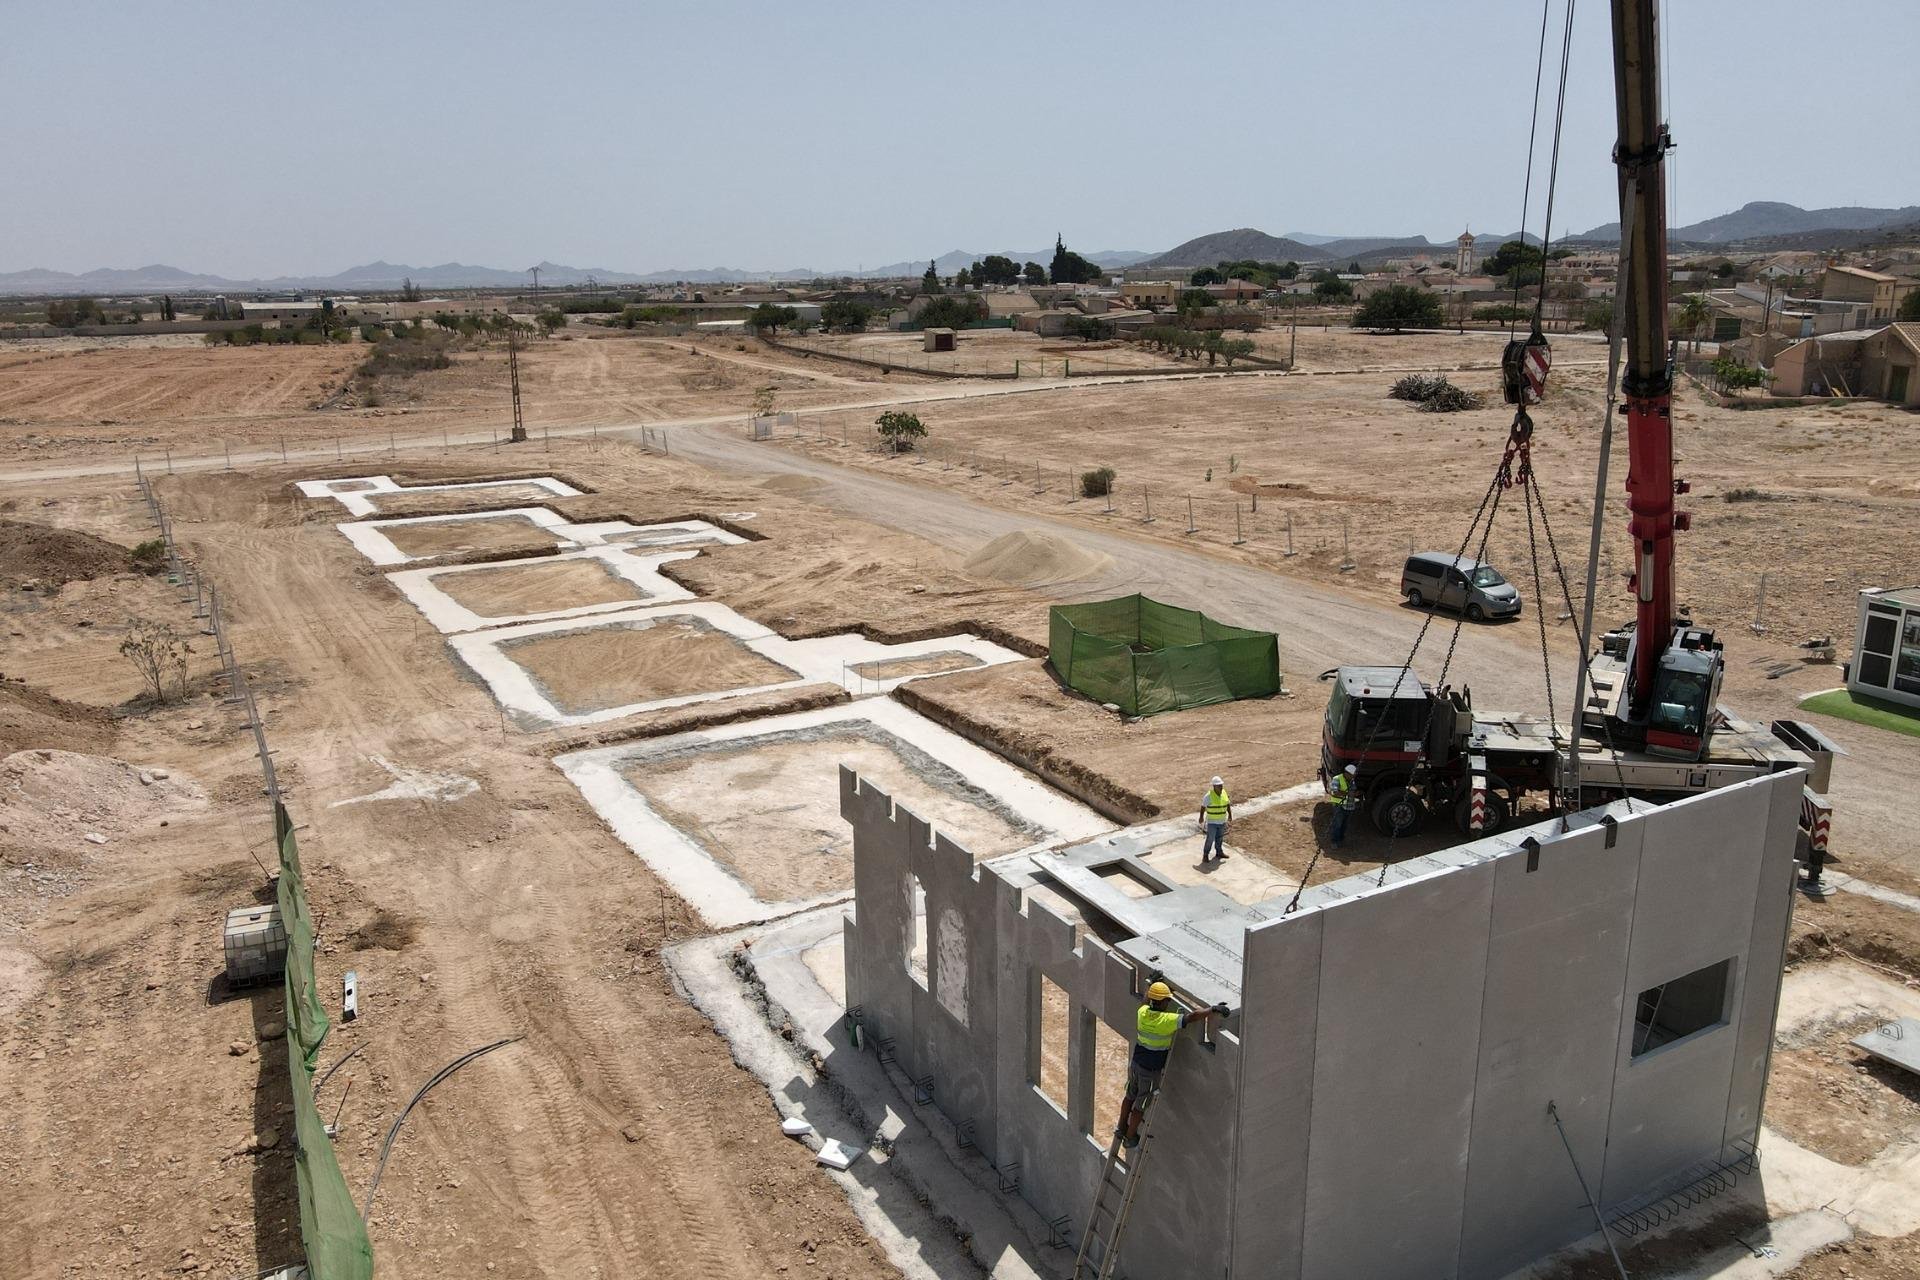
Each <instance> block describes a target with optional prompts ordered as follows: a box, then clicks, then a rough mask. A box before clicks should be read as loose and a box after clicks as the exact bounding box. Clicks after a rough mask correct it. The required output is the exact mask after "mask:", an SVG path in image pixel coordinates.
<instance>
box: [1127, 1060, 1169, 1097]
mask: <svg viewBox="0 0 1920 1280" xmlns="http://www.w3.org/2000/svg"><path fill="white" fill-rule="evenodd" d="M1165 1074H1166V1068H1165V1067H1162V1068H1161V1069H1160V1070H1158V1071H1148V1070H1147V1069H1146V1068H1145V1067H1142V1066H1140V1065H1139V1064H1138V1063H1133V1062H1129V1063H1128V1064H1127V1096H1128V1097H1129V1098H1143V1097H1145V1096H1146V1095H1148V1094H1150V1093H1153V1092H1154V1091H1156V1090H1157V1089H1159V1088H1160V1077H1161V1076H1163V1075H1165Z"/></svg>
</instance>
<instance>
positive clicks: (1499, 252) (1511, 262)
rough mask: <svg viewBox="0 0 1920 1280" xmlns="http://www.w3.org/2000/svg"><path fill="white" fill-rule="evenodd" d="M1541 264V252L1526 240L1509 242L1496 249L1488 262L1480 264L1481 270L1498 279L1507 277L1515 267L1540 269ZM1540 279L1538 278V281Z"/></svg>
mask: <svg viewBox="0 0 1920 1280" xmlns="http://www.w3.org/2000/svg"><path fill="white" fill-rule="evenodd" d="M1540 263H1541V257H1540V250H1539V249H1538V248H1536V247H1535V246H1533V245H1530V244H1528V243H1527V242H1526V241H1524V240H1509V241H1507V242H1506V243H1505V244H1503V245H1501V246H1500V247H1499V248H1498V249H1495V250H1494V251H1493V253H1492V255H1491V256H1489V257H1488V258H1487V259H1486V261H1484V262H1482V263H1481V264H1480V270H1481V271H1482V272H1484V273H1485V274H1487V275H1490V276H1493V277H1495V278H1498V277H1500V276H1504V275H1506V274H1507V273H1508V272H1510V271H1512V270H1513V269H1514V268H1515V267H1534V268H1536V269H1537V268H1538V267H1539V266H1540ZM1537 278H1538V277H1536V279H1537Z"/></svg>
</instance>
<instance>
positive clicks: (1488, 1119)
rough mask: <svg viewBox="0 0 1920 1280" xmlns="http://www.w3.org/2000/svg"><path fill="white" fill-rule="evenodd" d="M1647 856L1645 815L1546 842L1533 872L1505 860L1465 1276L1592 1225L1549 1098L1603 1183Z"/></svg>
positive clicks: (1499, 874)
mask: <svg viewBox="0 0 1920 1280" xmlns="http://www.w3.org/2000/svg"><path fill="white" fill-rule="evenodd" d="M1639 866H1640V830H1639V827H1638V826H1637V825H1628V826H1623V827H1621V828H1619V838H1618V840H1617V841H1616V842H1615V844H1614V847H1613V848H1611V849H1609V848H1607V847H1606V832H1605V830H1603V829H1602V828H1600V827H1597V826H1596V827H1589V828H1586V829H1585V830H1576V831H1573V832H1571V833H1569V834H1567V835H1564V836H1560V837H1558V838H1554V839H1550V840H1547V841H1546V842H1545V843H1543V845H1542V847H1541V850H1540V857H1539V865H1538V866H1537V868H1536V869H1534V870H1532V871H1529V870H1527V859H1526V858H1525V857H1524V856H1512V857H1506V858H1502V859H1501V860H1500V861H1498V862H1497V863H1495V864H1494V885H1493V912H1492V919H1491V926H1492V927H1491V932H1490V934H1489V936H1488V938H1487V982H1486V999H1485V1008H1484V1013H1483V1015H1482V1021H1481V1030H1480V1055H1479V1067H1478V1073H1477V1076H1476V1083H1475V1085H1474V1091H1473V1092H1474V1104H1473V1135H1472V1148H1471V1151H1470V1153H1469V1158H1468V1162H1467V1199H1466V1217H1465V1220H1464V1222H1463V1223H1462V1227H1461V1235H1460V1273H1461V1275H1463V1276H1500V1275H1505V1274H1506V1273H1508V1272H1509V1271H1512V1270H1514V1269H1516V1268H1518V1267H1521V1266H1524V1265H1525V1264H1527V1263H1529V1262H1531V1261H1532V1260H1533V1259H1535V1258H1537V1257H1539V1256H1540V1255H1541V1254H1542V1253H1544V1252H1546V1251H1547V1250H1549V1249H1552V1248H1555V1247H1557V1246H1559V1245H1560V1244H1562V1243H1564V1242H1566V1241H1567V1240H1570V1239H1575V1238H1577V1237H1579V1236H1582V1235H1585V1234H1586V1233H1587V1232H1589V1231H1591V1230H1592V1229H1593V1215H1592V1212H1591V1210H1589V1209H1587V1208H1586V1197H1585V1196H1584V1195H1582V1194H1581V1190H1580V1182H1579V1179H1578V1178H1577V1177H1576V1176H1575V1174H1574V1171H1573V1168H1572V1166H1571V1165H1570V1164H1569V1163H1568V1160H1567V1154H1566V1148H1565V1147H1564V1146H1562V1144H1561V1141H1560V1135H1559V1134H1558V1132H1556V1131H1555V1129H1554V1126H1553V1123H1552V1121H1551V1120H1550V1118H1549V1117H1548V1114H1547V1104H1548V1103H1549V1102H1551V1103H1553V1104H1555V1106H1556V1107H1557V1109H1558V1111H1559V1113H1560V1118H1561V1122H1562V1123H1563V1124H1564V1125H1565V1126H1566V1130H1567V1137H1568V1140H1569V1142H1570V1143H1571V1144H1572V1147H1573V1150H1574V1151H1575V1152H1576V1153H1577V1154H1578V1155H1579V1158H1580V1164H1581V1172H1582V1173H1584V1174H1585V1176H1586V1178H1587V1181H1588V1183H1589V1184H1590V1185H1592V1186H1596V1187H1597V1186H1598V1185H1599V1182H1600V1173H1601V1164H1602V1161H1603V1160H1604V1157H1605V1153H1606V1141H1607V1118H1608V1114H1609V1111H1610V1110H1611V1107H1612V1103H1613V1076H1614V1051H1615V1049H1616V1048H1617V1047H1618V1041H1619V1034H1618V1027H1619V1020H1620V1002H1621V999H1622V996H1621V990H1622V988H1623V987H1624V986H1625V983H1626V975H1627V945H1628V941H1629V934H1630V932H1631V930H1632V926H1633V900H1634V885H1635V883H1636V881H1637V879H1638V876H1639Z"/></svg>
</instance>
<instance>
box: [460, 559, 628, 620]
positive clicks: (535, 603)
mask: <svg viewBox="0 0 1920 1280" xmlns="http://www.w3.org/2000/svg"><path fill="white" fill-rule="evenodd" d="M433 585H434V586H436V587H438V588H440V590H441V591H443V592H445V593H446V594H447V595H448V596H450V597H452V598H453V600H454V601H455V602H456V603H457V604H459V605H461V606H462V607H463V608H467V609H471V610H472V611H473V612H474V613H476V614H478V615H479V616H480V617H482V618H511V617H516V616H519V615H521V614H529V613H549V612H553V611H555V610H559V609H578V608H584V607H586V606H587V605H595V604H613V603H615V602H616V601H622V600H631V601H638V600H640V599H641V593H640V589H639V588H638V587H636V586H635V585H634V584H633V583H631V582H629V581H627V580H626V579H625V578H622V577H620V576H619V575H618V574H616V573H614V572H612V571H611V570H610V569H608V568H607V564H606V561H604V560H598V559H594V558H591V557H589V558H587V559H583V560H549V561H545V562H543V563H540V564H526V565H512V566H510V567H507V568H502V569H471V570H466V571H463V572H460V573H444V574H441V575H439V576H438V577H436V578H434V580H433Z"/></svg>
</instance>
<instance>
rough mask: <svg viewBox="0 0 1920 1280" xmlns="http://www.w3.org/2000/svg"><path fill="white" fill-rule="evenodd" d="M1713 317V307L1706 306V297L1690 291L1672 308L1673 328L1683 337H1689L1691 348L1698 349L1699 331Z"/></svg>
mask: <svg viewBox="0 0 1920 1280" xmlns="http://www.w3.org/2000/svg"><path fill="white" fill-rule="evenodd" d="M1712 317H1713V309H1712V308H1711V307H1709V306H1707V300H1706V298H1704V297H1702V296H1701V295H1700V294H1697V293H1690V294H1688V295H1687V296H1686V297H1684V298H1682V299H1681V300H1680V305H1679V306H1678V307H1676V308H1675V309H1674V313H1673V330H1674V333H1675V334H1676V335H1677V336H1679V337H1683V338H1687V339H1690V340H1691V341H1692V344H1693V350H1695V351H1699V350H1700V331H1701V330H1702V329H1705V328H1706V327H1707V321H1708V320H1710V319H1711V318H1712Z"/></svg>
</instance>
